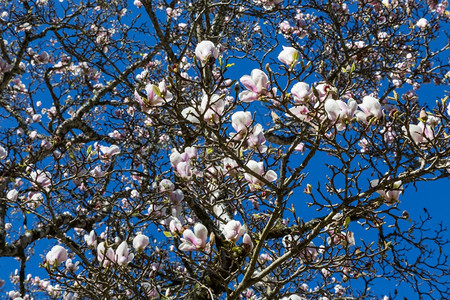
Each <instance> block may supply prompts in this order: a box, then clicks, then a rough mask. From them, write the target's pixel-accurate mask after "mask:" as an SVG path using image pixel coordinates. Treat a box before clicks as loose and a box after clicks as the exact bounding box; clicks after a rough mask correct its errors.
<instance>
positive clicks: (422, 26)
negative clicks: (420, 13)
mask: <svg viewBox="0 0 450 300" xmlns="http://www.w3.org/2000/svg"><path fill="white" fill-rule="evenodd" d="M416 26H417V27H419V28H420V29H425V28H426V27H427V26H428V20H427V19H425V18H421V19H419V21H417V23H416Z"/></svg>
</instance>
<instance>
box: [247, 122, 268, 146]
mask: <svg viewBox="0 0 450 300" xmlns="http://www.w3.org/2000/svg"><path fill="white" fill-rule="evenodd" d="M246 142H247V147H248V148H250V149H257V150H258V152H259V153H264V152H266V151H267V146H266V145H264V144H265V143H266V137H265V136H264V130H263V127H262V125H261V124H255V126H253V128H252V129H251V131H250V132H249V134H248V136H247V140H246Z"/></svg>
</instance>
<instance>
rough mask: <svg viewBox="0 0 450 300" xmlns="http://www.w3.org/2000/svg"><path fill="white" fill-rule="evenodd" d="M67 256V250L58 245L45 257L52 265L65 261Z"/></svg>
mask: <svg viewBox="0 0 450 300" xmlns="http://www.w3.org/2000/svg"><path fill="white" fill-rule="evenodd" d="M67 256H68V254H67V250H66V249H65V248H64V247H62V246H59V245H56V246H54V247H53V248H52V250H50V252H48V253H47V255H46V257H45V258H46V259H47V262H48V263H49V264H50V265H52V266H56V265H59V264H60V263H63V262H65V261H66V259H67Z"/></svg>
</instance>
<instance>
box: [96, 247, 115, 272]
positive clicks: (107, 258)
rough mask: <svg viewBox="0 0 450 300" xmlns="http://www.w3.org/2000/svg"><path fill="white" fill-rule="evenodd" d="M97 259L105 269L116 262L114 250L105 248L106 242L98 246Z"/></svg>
mask: <svg viewBox="0 0 450 300" xmlns="http://www.w3.org/2000/svg"><path fill="white" fill-rule="evenodd" d="M97 259H98V261H99V262H100V263H101V264H102V266H103V267H104V268H106V267H108V266H109V265H110V264H111V263H112V262H114V261H115V254H114V250H113V249H111V248H107V247H106V246H105V242H101V243H100V244H98V246H97Z"/></svg>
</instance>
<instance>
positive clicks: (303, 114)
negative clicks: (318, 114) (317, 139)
mask: <svg viewBox="0 0 450 300" xmlns="http://www.w3.org/2000/svg"><path fill="white" fill-rule="evenodd" d="M289 111H290V112H291V114H292V115H294V116H295V117H297V118H298V119H299V120H302V121H309V120H311V115H310V111H309V109H308V107H306V106H305V105H296V106H294V107H291V108H290V109H289ZM291 114H286V116H287V117H292V115H291Z"/></svg>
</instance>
